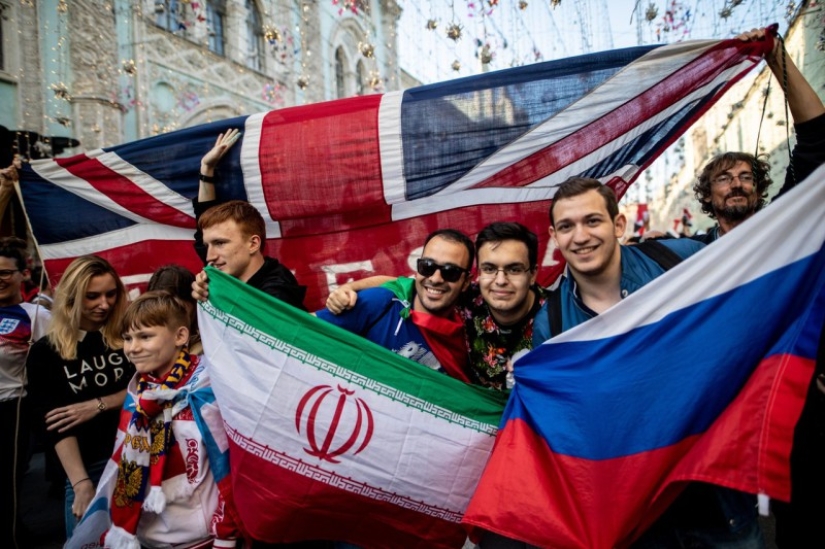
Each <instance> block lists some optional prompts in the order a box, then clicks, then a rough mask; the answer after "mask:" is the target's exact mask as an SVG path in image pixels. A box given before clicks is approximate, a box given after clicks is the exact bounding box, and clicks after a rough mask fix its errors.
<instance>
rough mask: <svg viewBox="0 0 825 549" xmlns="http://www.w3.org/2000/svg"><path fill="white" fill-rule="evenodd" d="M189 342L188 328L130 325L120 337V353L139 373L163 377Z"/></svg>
mask: <svg viewBox="0 0 825 549" xmlns="http://www.w3.org/2000/svg"><path fill="white" fill-rule="evenodd" d="M187 341H189V329H188V328H186V327H185V326H179V327H178V328H177V329H175V330H172V329H170V328H169V327H167V326H134V327H132V328H130V329H129V330H127V331H126V332H125V333H124V334H123V352H124V353H126V358H128V359H129V361H130V362H131V363H132V364H134V365H135V369H136V370H137V371H138V372H140V373H142V374H152V375H154V376H155V377H163V376H165V375H166V374H167V373H169V371H170V370H171V369H172V366H174V365H175V360H176V359H177V357H178V353H179V352H180V350H181V348H183V346H184V345H186V343H187Z"/></svg>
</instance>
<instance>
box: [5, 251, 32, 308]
mask: <svg viewBox="0 0 825 549" xmlns="http://www.w3.org/2000/svg"><path fill="white" fill-rule="evenodd" d="M4 271H5V272H6V273H4ZM0 273H4V274H6V276H7V277H8V278H6V277H5V276H4V277H0V307H11V306H12V305H17V304H18V303H20V302H21V301H23V297H22V296H21V295H20V286H21V284H23V279H24V278H25V277H26V275H27V274H28V271H19V270H18V268H17V261H15V260H14V259H12V258H10V257H5V256H1V255H0Z"/></svg>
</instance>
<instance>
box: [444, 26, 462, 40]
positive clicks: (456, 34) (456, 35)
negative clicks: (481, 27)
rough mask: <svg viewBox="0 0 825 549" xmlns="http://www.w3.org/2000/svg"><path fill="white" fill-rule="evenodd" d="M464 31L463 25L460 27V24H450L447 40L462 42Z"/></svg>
mask: <svg viewBox="0 0 825 549" xmlns="http://www.w3.org/2000/svg"><path fill="white" fill-rule="evenodd" d="M462 30H463V29H462V28H461V25H459V24H458V23H450V25H449V26H448V27H447V38H449V39H450V40H452V41H454V42H458V41H459V40H461V31H462Z"/></svg>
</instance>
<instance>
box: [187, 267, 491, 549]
mask: <svg viewBox="0 0 825 549" xmlns="http://www.w3.org/2000/svg"><path fill="white" fill-rule="evenodd" d="M209 278H210V286H209V301H208V302H206V303H203V304H202V305H201V307H200V308H199V309H200V310H199V312H198V320H199V322H200V330H201V335H202V338H203V343H204V349H205V355H206V358H207V360H208V365H209V368H210V375H211V378H212V383H213V386H214V391H215V396H216V399H217V402H218V404H219V406H220V408H221V412H222V414H223V418H224V422H225V427H226V432H227V435H228V441H227V444H228V447H229V455H230V466H231V475H232V485H233V490H234V499H235V503H236V505H237V508H238V512H239V514H240V517H241V520H242V521H243V524H244V528H245V530H246V531H247V532H248V533H249V534H250V535H251V536H252V537H253V538H255V539H258V540H262V541H267V542H270V543H277V542H292V541H299V540H311V539H326V540H340V541H348V542H350V543H355V544H358V545H361V546H365V547H393V548H397V547H410V548H412V547H421V548H424V547H454V548H455V547H461V546H462V544H463V542H464V540H465V531H464V529H463V528H462V527H461V525H460V521H461V518H462V516H463V514H464V511H465V509H466V507H467V504H468V502H469V499H470V497H471V495H472V494H473V491H474V490H475V487H476V484H477V482H478V479H479V477H480V476H481V472H482V469H483V468H484V465H485V464H486V462H487V458H488V456H489V455H490V451H491V448H492V445H493V441H494V439H495V434H496V430H497V426H498V422H499V419H500V417H501V413H502V409H503V406H504V402H505V398H504V396H503V395H502V394H500V393H495V392H490V391H487V390H483V389H480V388H478V387H473V386H470V385H466V384H464V383H461V382H460V381H457V380H455V379H453V378H450V377H448V376H445V375H443V374H440V373H437V372H435V371H433V370H430V369H428V368H427V367H425V366H422V365H420V364H417V363H414V362H412V361H410V360H407V359H405V358H402V357H400V356H398V355H396V354H394V353H392V352H391V351H388V350H386V349H384V348H381V347H379V346H377V345H375V344H373V343H371V342H369V341H367V340H365V339H363V338H361V337H359V336H356V335H353V334H350V333H349V332H346V331H344V330H341V329H340V328H337V327H335V326H331V325H329V324H327V323H325V322H323V321H321V320H319V319H317V318H315V317H313V316H311V315H308V314H306V313H304V312H302V311H298V310H297V309H293V308H292V307H290V306H288V305H285V304H283V303H281V302H280V301H278V300H276V299H274V298H272V297H270V296H268V295H265V294H263V293H262V292H259V291H258V290H255V289H253V288H250V287H249V286H247V285H245V284H243V283H241V282H240V281H238V280H236V279H234V278H231V277H229V276H226V275H224V274H223V273H220V272H218V271H216V270H214V269H210V270H209Z"/></svg>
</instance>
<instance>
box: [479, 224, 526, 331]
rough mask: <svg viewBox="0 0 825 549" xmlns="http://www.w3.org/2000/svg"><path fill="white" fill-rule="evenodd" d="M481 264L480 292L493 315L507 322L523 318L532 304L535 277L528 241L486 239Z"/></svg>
mask: <svg viewBox="0 0 825 549" xmlns="http://www.w3.org/2000/svg"><path fill="white" fill-rule="evenodd" d="M478 268H479V276H478V285H479V289H480V290H481V296H482V297H483V298H484V301H485V302H486V303H487V306H488V307H489V308H490V312H491V313H492V315H493V318H495V319H496V321H497V322H499V323H500V324H504V325H508V324H513V323H515V322H518V321H519V320H521V319H522V318H523V317H524V315H526V314H527V312H528V311H529V310H530V308H531V307H532V305H533V298H532V295H533V294H532V293H531V292H530V287H531V286H532V285H533V283H534V282H535V281H536V271H535V270H530V258H529V253H528V250H527V245H526V244H525V243H524V242H520V241H518V240H503V241H501V242H485V243H484V244H482V245H481V247H480V248H479V249H478ZM493 270H495V273H493V272H492V271H493ZM485 272H489V274H485ZM508 273H509V274H508Z"/></svg>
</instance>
